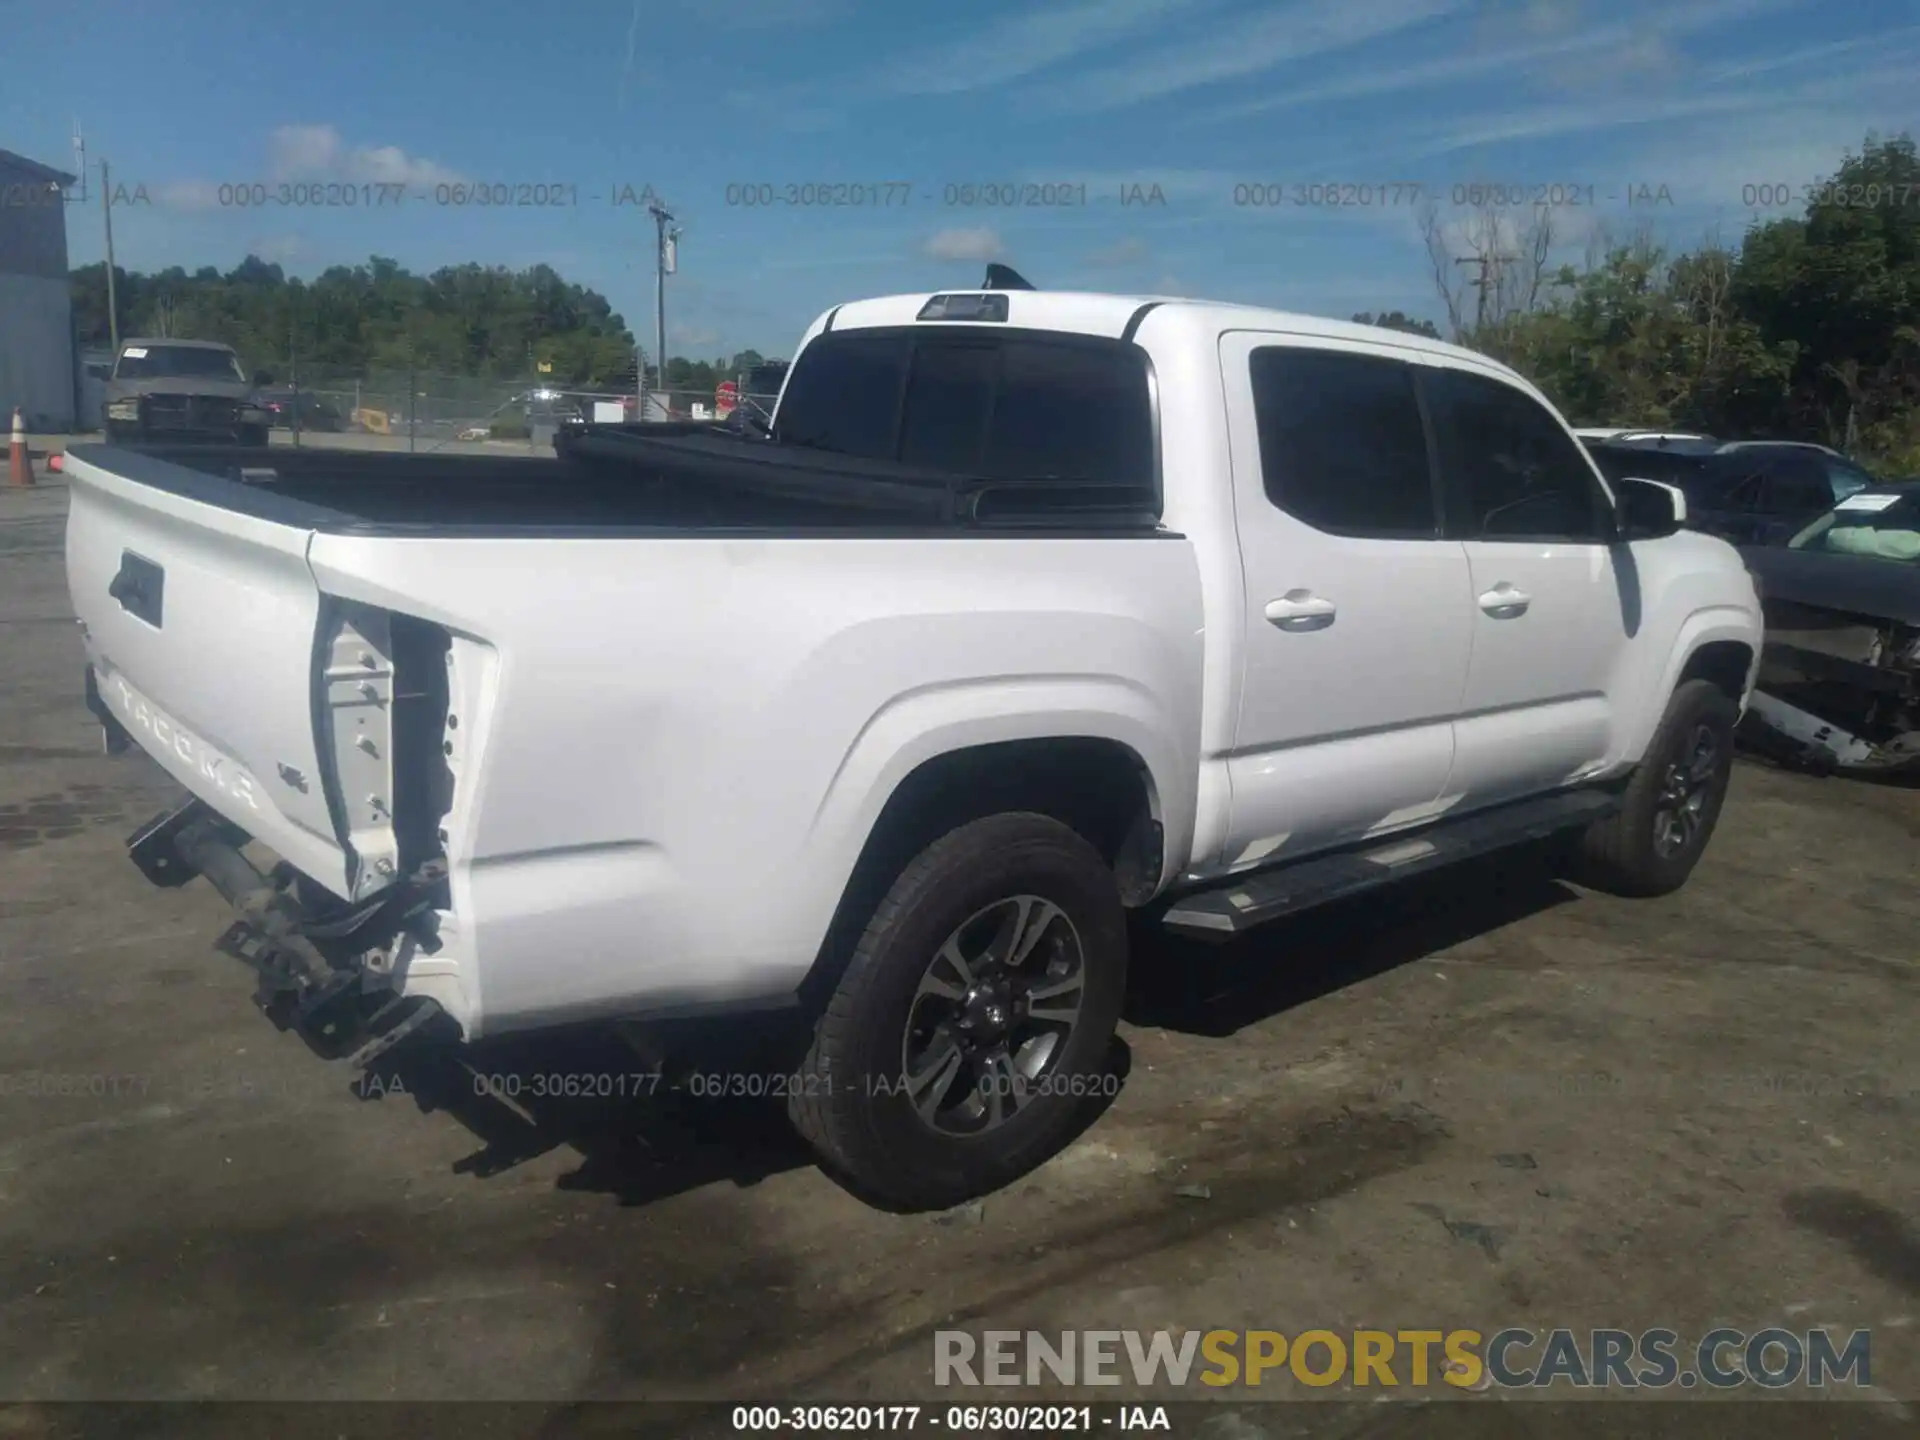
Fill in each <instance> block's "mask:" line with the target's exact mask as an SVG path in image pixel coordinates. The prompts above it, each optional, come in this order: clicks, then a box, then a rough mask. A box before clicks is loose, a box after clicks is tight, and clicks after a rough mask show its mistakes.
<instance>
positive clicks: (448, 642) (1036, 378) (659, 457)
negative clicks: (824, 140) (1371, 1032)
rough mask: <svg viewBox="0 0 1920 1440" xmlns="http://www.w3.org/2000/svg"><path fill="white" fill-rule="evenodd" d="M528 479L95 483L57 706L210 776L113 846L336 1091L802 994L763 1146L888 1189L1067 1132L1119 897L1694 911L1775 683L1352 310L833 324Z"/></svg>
mask: <svg viewBox="0 0 1920 1440" xmlns="http://www.w3.org/2000/svg"><path fill="white" fill-rule="evenodd" d="M555 448H556V452H557V453H556V454H554V455H553V456H552V457H450V456H439V455H418V456H414V455H382V454H373V453H355V454H343V453H337V452H328V451H312V450H306V451H288V452H284V453H282V452H274V453H273V455H272V457H271V460H272V464H271V465H265V464H263V463H262V462H261V460H260V459H259V457H254V459H252V460H251V461H250V460H249V459H248V458H247V457H246V456H245V454H244V452H242V453H241V454H240V455H239V456H238V457H237V458H236V452H233V451H231V450H228V451H220V450H218V449H214V448H211V447H208V448H204V449H199V450H195V449H191V448H188V449H182V450H178V451H174V452H171V453H157V452H155V453H147V452H133V451H129V450H123V449H119V448H115V447H112V446H104V445H81V446H75V447H74V448H73V449H72V450H71V451H69V452H68V466H67V473H68V476H69V483H70V485H71V490H72V495H71V511H70V518H69V521H68V531H67V549H66V557H67V568H68V574H69V577H70V582H71V586H72V595H73V604H74V608H75V612H76V614H77V616H78V618H79V620H80V623H81V625H82V626H83V630H84V636H85V644H86V651H87V671H86V690H87V696H88V703H89V704H90V706H91V707H92V708H93V709H94V711H95V713H96V714H97V715H98V716H99V717H100V718H101V721H102V729H103V738H104V739H105V741H106V743H107V745H108V747H109V748H110V749H113V748H125V747H126V746H127V745H128V744H129V742H131V743H133V744H137V745H138V746H139V747H140V748H141V749H143V750H144V751H146V753H147V754H149V755H150V756H152V757H153V759H154V760H156V761H158V762H159V764H160V765H161V766H163V767H164V768H165V769H166V770H168V771H169V772H171V773H172V775H173V776H174V777H176V778H177V779H178V780H179V781H180V783H181V784H182V785H183V786H184V787H185V788H186V790H187V791H188V792H190V798H188V799H186V800H185V803H183V804H182V805H181V806H180V807H178V808H176V809H174V810H172V811H170V812H168V813H166V814H163V815H161V816H158V817H156V818H155V819H154V820H153V821H152V822H150V823H149V824H148V825H147V826H145V827H143V829H142V830H141V831H140V832H139V833H138V834H137V835H135V836H134V837H133V838H132V839H131V841H130V850H131V857H132V859H133V861H134V862H135V863H136V864H137V865H138V867H139V868H140V869H141V870H142V871H143V872H144V873H145V875H146V876H147V877H148V879H150V880H151V881H153V882H154V883H156V884H160V885H176V884H183V883H187V882H189V881H191V880H192V879H193V878H194V877H196V876H204V877H205V878H206V879H207V880H208V881H210V882H211V883H212V884H213V885H214V886H215V887H216V888H217V889H218V890H219V891H220V893H221V894H222V895H224V896H225V897H226V899H227V900H228V901H229V902H230V903H231V904H232V906H233V907H234V908H235V909H236V911H237V912H238V913H237V917H236V918H235V920H234V923H233V926H232V928H231V929H230V930H229V931H228V932H227V935H226V936H225V938H224V939H223V941H222V942H221V948H223V949H225V950H227V951H228V952H229V953H231V954H233V955H235V956H236V957H238V958H240V959H243V960H245V961H247V962H248V963H249V964H250V965H251V966H252V967H253V968H254V969H255V971H257V973H258V976H259V990H258V992H257V998H258V999H259V1001H260V1003H261V1004H262V1006H263V1008H266V1009H267V1010H268V1012H269V1014H271V1015H273V1016H274V1017H275V1018H276V1019H277V1020H278V1021H279V1022H280V1023H281V1024H282V1025H283V1026H291V1027H294V1028H297V1030H298V1031H299V1033H300V1034H302V1035H304V1036H306V1037H307V1039H308V1040H309V1042H310V1043H313V1044H314V1045H315V1046H316V1048H320V1049H322V1052H323V1053H325V1054H330V1055H337V1056H348V1057H356V1058H358V1059H359V1060H360V1061H361V1062H362V1063H364V1062H365V1060H366V1058H367V1057H368V1056H370V1055H373V1054H376V1053H379V1052H380V1051H382V1049H383V1048H384V1047H387V1046H390V1045H392V1044H394V1043H397V1041H398V1038H399V1037H401V1036H404V1035H406V1034H407V1033H409V1032H410V1031H411V1030H412V1029H413V1028H414V1027H416V1026H419V1025H422V1024H424V1023H426V1022H427V1020H428V1019H429V1018H434V1019H437V1020H438V1022H439V1024H440V1026H441V1028H448V1029H451V1030H453V1031H455V1032H457V1034H458V1036H460V1037H464V1039H465V1040H467V1041H474V1040H478V1039H481V1038H482V1037H489V1036H495V1035H499V1034H502V1033H505V1032H511V1031H524V1030H528V1029H531V1028H533V1027H551V1026H558V1025H563V1024H571V1023H575V1022H592V1023H599V1022H602V1021H606V1022H619V1023H631V1022H635V1021H645V1020H646V1019H647V1017H665V1018H671V1017H686V1016H700V1017H707V1018H708V1020H709V1021H711V1020H712V1019H713V1017H721V1023H723V1024H724V1023H725V1019H726V1017H732V1016H744V1015H746V1014H748V1012H752V1011H756V1010H765V1009H772V1008H780V1009H785V1010H787V1011H789V1012H791V1011H793V1010H796V1009H797V1010H798V1011H799V1012H800V1013H801V1015H802V1017H803V1018H804V1022H805V1023H804V1024H803V1026H802V1027H801V1028H803V1029H804V1031H805V1034H806V1035H807V1037H808V1038H807V1041H806V1049H805V1054H804V1057H803V1058H799V1059H798V1060H797V1061H796V1064H795V1066H794V1068H793V1070H792V1071H791V1073H790V1074H787V1075H785V1077H784V1078H785V1079H786V1080H787V1081H788V1082H789V1083H788V1084H787V1085H786V1086H785V1093H786V1095H787V1102H788V1106H789V1110H790V1113H791V1115H792V1118H793V1120H794V1122H795V1123H796V1125H797V1126H798V1128H799V1130H800V1131H801V1132H802V1133H803V1134H804V1135H805V1136H806V1137H807V1138H808V1139H809V1140H810V1141H811V1142H812V1143H813V1145H814V1146H815V1148H816V1149H817V1151H818V1153H819V1154H820V1156H821V1157H822V1159H823V1161H824V1163H825V1164H826V1166H827V1167H828V1168H829V1169H830V1170H831V1171H833V1172H835V1173H837V1174H838V1175H840V1176H841V1177H842V1178H843V1179H844V1180H845V1181H846V1182H848V1183H849V1184H850V1186H851V1187H852V1188H855V1189H856V1191H858V1192H860V1193H864V1194H866V1195H868V1196H870V1197H873V1198H874V1199H875V1200H876V1201H878V1202H881V1203H884V1204H887V1205H891V1206H895V1207H906V1208H916V1207H934V1206H945V1205H949V1204H952V1203H955V1202H957V1201H959V1200H961V1199H963V1198H965V1197H968V1196H972V1195H977V1194H980V1193H983V1192H985V1191H987V1190H990V1189H992V1188H995V1187H997V1186H1000V1185H1003V1184H1005V1183H1007V1182H1008V1181H1009V1180H1011V1179H1012V1178H1014V1177H1016V1176H1018V1175H1020V1174H1021V1173H1023V1172H1025V1171H1027V1170H1029V1169H1031V1168H1032V1167H1033V1166H1035V1165H1037V1164H1038V1163H1040V1162H1041V1161H1042V1160H1044V1159H1045V1158H1046V1157H1047V1156H1048V1155H1049V1154H1050V1153H1051V1152H1052V1151H1053V1150H1054V1149H1055V1148H1057V1147H1058V1146H1059V1145H1060V1144H1062V1143H1064V1140H1065V1138H1066V1137H1068V1136H1069V1135H1070V1134H1071V1133H1073V1131H1074V1129H1075V1127H1076V1126H1077V1125H1079V1124H1081V1123H1083V1122H1084V1119H1085V1113H1084V1111H1083V1109H1082V1107H1083V1106H1084V1105H1086V1104H1087V1103H1088V1101H1087V1098H1086V1097H1087V1096H1088V1094H1089V1093H1090V1092H1096V1091H1097V1090H1098V1089H1099V1081H1100V1079H1101V1078H1102V1077H1103V1076H1104V1074H1105V1069H1104V1067H1105V1066H1106V1065H1107V1064H1108V1063H1109V1062H1110V1055H1111V1038H1112V1034H1113V1031H1114V1028H1115V1025H1116V1022H1117V1020H1118V1017H1119V1015H1120V1010H1121V1001H1122V994H1123V990H1124V987H1125V983H1126V971H1127V962H1128V934H1129V927H1128V925H1127V924H1126V919H1127V911H1128V910H1129V909H1137V908H1141V907H1149V906H1151V907H1153V908H1152V917H1149V918H1150V919H1151V918H1153V917H1157V920H1158V923H1161V924H1163V925H1165V926H1166V927H1168V928H1169V929H1171V930H1172V931H1174V932H1176V933H1177V934H1180V935H1184V936H1190V937H1199V938H1201V939H1213V940H1223V939H1228V938H1230V937H1233V936H1235V935H1238V934H1241V933H1242V932H1244V931H1246V930H1248V929H1249V928H1251V927H1254V926H1257V925H1259V924H1262V923H1264V922H1266V921H1269V920H1272V919H1273V918H1275V917H1277V916H1281V915H1286V914H1289V913H1292V912H1295V911H1298V910H1300V909H1302V908H1304V907H1307V906H1311V905H1315V904H1319V903H1321V902H1324V901H1327V900H1331V899H1334V898H1336V897H1341V896H1347V895H1352V894H1355V893H1357V892H1360V891H1363V890H1366V889H1367V888H1369V887H1373V886H1380V885H1390V884H1393V883H1395V882H1397V881H1399V880H1401V879H1404V878H1405V877H1408V876H1411V875H1415V874H1418V873H1421V872H1423V871H1427V870H1429V869H1431V868H1432V867H1434V866H1438V865H1442V864H1446V863H1448V862H1451V861H1454V860H1457V859H1460V858H1461V857H1464V856H1469V855H1475V854H1484V853H1486V852H1488V851H1492V850H1495V849H1498V848H1500V847H1504V846H1511V845H1516V844H1519V843H1521V842H1525V841H1543V842H1544V841H1549V840H1555V837H1559V839H1558V840H1555V843H1556V844H1557V843H1560V842H1561V841H1564V842H1565V852H1564V853H1566V854H1567V855H1568V856H1569V858H1570V859H1571V860H1573V861H1574V862H1576V863H1577V865H1578V867H1579V874H1581V875H1582V876H1584V877H1585V878H1587V879H1588V880H1589V881H1590V882H1591V883H1593V884H1595V885H1598V886H1601V887H1606V888H1610V889H1612V890H1614V891H1618V892H1623V893H1630V894H1636V895H1657V894H1662V893H1665V892H1669V891H1672V890H1674V889H1675V888H1676V887H1678V886H1680V885H1681V884H1682V883H1683V882H1684V881H1685V880H1686V878H1687V876H1688V873H1689V872H1690V871H1691V870H1692V869H1693V866H1694V864H1695V862H1696V861H1697V860H1698V859H1699V858H1700V854H1701V851H1702V849H1703V847H1704V846H1705V845H1706V844H1707V841H1708V837H1709V836H1710V835H1711V833H1712V831H1713V828H1714V823H1715V820H1716V818H1717V817H1718V815H1719V812H1720V808H1721V802H1722V797H1723V796H1724V794H1725V791H1726V786H1727V780H1728V773H1729V767H1730V764H1731V757H1732V743H1731V741H1732V732H1733V728H1734V725H1735V722H1736V721H1737V720H1738V719H1739V717H1740V715H1741V713H1742V709H1743V707H1744V705H1745V703H1746V699H1747V696H1748V693H1749V691H1750V688H1751V685H1752V682H1753V676H1754V667H1755V663H1756V657H1757V656H1758V654H1759V651H1760V647H1761V639H1762V633H1761V618H1760V608H1759V603H1758V601H1757V599H1756V596H1755V593H1754V587H1753V583H1752V581H1751V579H1750V577H1749V575H1748V572H1747V571H1746V569H1745V568H1744V567H1743V566H1742V564H1741V561H1740V559H1739V557H1738V555H1737V553H1736V552H1735V551H1734V549H1733V548H1732V547H1730V546H1729V545H1727V544H1726V543H1725V542H1724V541H1721V540H1718V539H1715V538H1712V537H1709V536H1706V535H1702V534H1698V533H1695V532H1690V531H1687V530H1685V529H1683V528H1682V522H1683V520H1684V518H1685V515H1684V503H1685V502H1684V499H1683V498H1682V497H1681V496H1680V495H1679V494H1678V492H1676V491H1674V490H1673V489H1671V488H1670V487H1666V486H1663V485H1659V484H1654V483H1649V482H1640V481H1635V480H1627V479H1622V480H1619V481H1616V482H1615V483H1613V484H1609V483H1607V482H1606V481H1605V480H1603V479H1602V477H1601V476H1600V474H1599V473H1598V472H1597V471H1596V469H1595V467H1594V465H1593V462H1592V461H1591V460H1590V459H1589V458H1588V455H1587V453H1586V451H1585V450H1584V449H1583V448H1582V446H1581V445H1580V443H1579V442H1578V441H1577V440H1576V439H1575V437H1574V435H1573V433H1572V432H1571V431H1570V430H1569V429H1568V427H1567V425H1566V423H1565V422H1564V421H1563V420H1562V418H1561V417H1560V416H1559V415H1558V414H1557V413H1556V412H1555V411H1554V409H1553V408H1552V407H1551V406H1550V405H1549V404H1548V403H1547V402H1546V401H1545V400H1544V399H1543V397H1542V396H1541V394H1540V393H1539V392H1538V391H1537V390H1535V389H1534V388H1533V387H1532V386H1530V385H1529V384H1527V383H1526V382H1525V381H1524V380H1523V379H1521V378H1520V377H1519V376H1518V375H1516V374H1514V373H1513V372H1512V371H1510V370H1508V369H1506V368H1504V367H1502V366H1501V365H1499V364H1496V363H1495V362H1493V361H1492V360H1490V359H1488V358H1486V357H1484V356H1481V355H1478V354H1475V353H1472V352H1470V351H1467V350H1464V349H1460V348H1456V347H1453V346H1449V345H1446V344H1441V343H1439V342H1436V341H1431V340H1427V339H1424V338H1421V337H1418V336H1413V335H1406V334H1400V333H1386V332H1382V331H1380V330H1378V329H1376V328H1374V327H1370V326H1361V325H1354V324H1344V323H1336V322H1331V321H1324V320H1318V319H1309V318H1304V317H1301V316H1297V315H1290V314H1282V313H1276V312H1272V311H1267V310H1260V309H1250V308H1245V307H1240V306H1234V305H1225V304H1209V303H1200V302H1196V301H1190V300H1176V299H1152V298H1144V299H1142V298H1129V297H1118V296H1109V295H1091V294H1069V293H1053V292H1046V291H1036V290H1030V289H1026V290H1008V289H1000V288H984V289H982V290H980V291H977V292H958V293H945V294H935V295H926V294H918V295H908V296H894V297H890V298H882V299H870V300H863V301H857V302H852V303H848V304H845V305H842V306H839V307H837V308H835V309H834V310H832V311H830V312H829V313H827V314H825V315H823V316H821V317H820V318H819V319H818V320H817V321H816V322H815V323H814V324H813V326H812V327H811V329H810V330H809V331H808V332H807V333H806V335H805V336H804V337H803V340H802V343H801V345H800V347H799V348H798V349H797V351H796V358H795V361H794V364H793V367H792V369H791V371H790V373H789V374H788V376H787V378H786V381H785V383H784V385H783V387H782V391H781V395H780V398H779V400H778V403H777V405H776V406H775V409H774V413H773V416H772V424H771V428H770V432H769V433H768V434H766V435H765V436H759V435H746V434H728V433H726V432H723V431H718V430H715V429H714V428H713V427H702V426H674V425H670V424H669V425H647V426H620V425H604V426H603V425H586V426H573V427H568V428H567V429H566V430H565V431H564V432H563V433H562V434H561V436H560V437H558V439H557V440H556V447H555ZM262 849H264V851H266V852H270V853H269V854H262V853H261V852H262ZM1173 953H1175V954H1176V955H1177V954H1178V953H1179V952H1178V948H1177V947H1176V949H1175V951H1174V952H1173Z"/></svg>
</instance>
